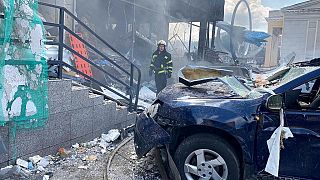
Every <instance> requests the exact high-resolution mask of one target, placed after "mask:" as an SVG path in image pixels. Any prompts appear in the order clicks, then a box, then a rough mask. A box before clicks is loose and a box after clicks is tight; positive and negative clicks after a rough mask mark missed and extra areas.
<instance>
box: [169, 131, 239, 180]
mask: <svg viewBox="0 0 320 180" xmlns="http://www.w3.org/2000/svg"><path fill="white" fill-rule="evenodd" d="M202 153H203V156H202ZM201 157H204V159H205V161H204V163H201V162H203V161H200V160H201V159H202V160H203V158H201ZM210 158H211V159H210ZM221 158H222V159H221ZM198 160H199V161H198ZM217 160H218V161H217ZM174 161H175V163H176V165H177V168H178V170H179V172H180V176H181V179H182V180H186V179H188V180H191V179H199V178H201V177H202V178H203V179H206V178H208V177H211V178H210V179H228V180H237V179H240V163H239V160H238V157H237V155H236V153H235V151H234V149H233V148H232V146H231V145H230V144H229V143H228V142H227V141H226V140H224V139H222V138H220V137H218V136H214V135H210V134H196V135H193V136H190V137H188V138H186V139H185V140H183V141H182V143H181V144H180V145H179V146H178V148H177V150H176V152H175V154H174ZM195 161H197V162H195ZM216 162H218V163H216ZM211 165H213V166H211ZM195 170H197V171H195ZM195 173H197V174H195ZM212 173H214V174H212ZM217 174H218V175H219V176H216V175H217Z"/></svg>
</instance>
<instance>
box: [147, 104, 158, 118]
mask: <svg viewBox="0 0 320 180" xmlns="http://www.w3.org/2000/svg"><path fill="white" fill-rule="evenodd" d="M159 107H160V104H159V103H156V104H153V105H151V106H150V107H149V108H148V109H147V114H148V115H149V116H150V117H151V118H154V117H155V116H156V114H157V113H158V110H159Z"/></svg>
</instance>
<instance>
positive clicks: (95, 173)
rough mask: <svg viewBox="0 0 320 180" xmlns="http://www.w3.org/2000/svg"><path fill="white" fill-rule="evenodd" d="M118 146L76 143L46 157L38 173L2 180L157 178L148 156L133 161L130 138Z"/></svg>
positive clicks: (119, 179) (150, 155)
mask: <svg viewBox="0 0 320 180" xmlns="http://www.w3.org/2000/svg"><path fill="white" fill-rule="evenodd" d="M120 143H121V141H120V140H118V141H117V142H114V143H112V144H109V145H108V146H107V148H106V150H103V148H101V147H100V146H99V141H98V143H97V144H95V145H93V146H88V144H90V142H88V143H86V144H80V147H77V148H75V147H73V148H70V149H66V150H65V152H66V154H62V155H61V154H60V155H52V156H49V157H50V158H49V159H50V160H49V162H50V164H49V165H48V166H47V167H45V168H44V170H42V171H39V170H37V167H35V168H34V169H33V170H31V171H28V173H27V174H29V176H28V177H23V176H22V175H21V173H11V175H10V174H9V175H10V177H7V178H5V180H16V179H17V180H18V179H19V180H20V179H28V180H46V179H44V175H49V176H50V178H49V179H50V180H51V179H52V180H106V179H108V180H132V179H137V180H157V179H161V177H160V174H159V171H158V167H157V166H156V163H155V158H154V155H153V154H152V153H151V154H148V155H147V156H146V157H144V158H142V159H137V156H136V154H135V151H134V143H133V139H131V140H130V141H128V143H126V144H125V145H124V146H122V147H121V148H120V149H118V150H117V151H115V150H116V147H117V146H119V144H120ZM114 152H116V153H114ZM112 154H114V156H113V160H112V162H111V166H110V169H109V172H107V164H108V159H109V158H110V156H111V155H112Z"/></svg>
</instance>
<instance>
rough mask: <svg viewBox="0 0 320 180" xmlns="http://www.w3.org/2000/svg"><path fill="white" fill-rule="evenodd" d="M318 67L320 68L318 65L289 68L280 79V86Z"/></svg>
mask: <svg viewBox="0 0 320 180" xmlns="http://www.w3.org/2000/svg"><path fill="white" fill-rule="evenodd" d="M316 69H319V68H318V67H293V68H291V69H290V70H289V72H288V73H286V74H285V75H284V76H283V78H281V79H280V81H279V83H278V86H281V85H283V84H286V83H288V82H290V81H292V80H294V79H296V78H298V77H300V76H302V75H304V74H306V73H310V72H312V71H314V70H316Z"/></svg>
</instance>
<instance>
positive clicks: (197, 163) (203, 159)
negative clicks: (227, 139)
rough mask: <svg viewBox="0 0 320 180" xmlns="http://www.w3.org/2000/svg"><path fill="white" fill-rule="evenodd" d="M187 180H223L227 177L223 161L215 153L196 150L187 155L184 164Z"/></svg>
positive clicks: (207, 150) (225, 165)
mask: <svg viewBox="0 0 320 180" xmlns="http://www.w3.org/2000/svg"><path fill="white" fill-rule="evenodd" d="M184 173H185V175H186V178H187V179H188V180H195V179H199V180H209V179H213V180H223V179H227V177H228V168H227V164H226V162H225V160H224V159H223V158H222V157H221V156H220V155H219V154H218V153H216V152H215V151H212V150H209V149H198V150H196V151H193V152H192V153H190V154H189V156H188V157H187V159H186V160H185V163H184Z"/></svg>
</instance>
